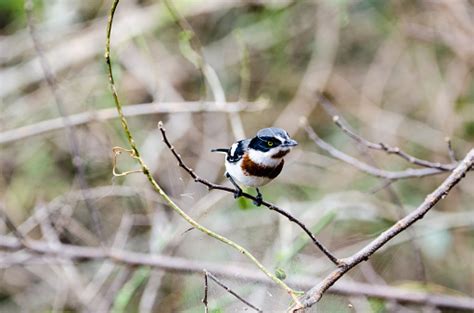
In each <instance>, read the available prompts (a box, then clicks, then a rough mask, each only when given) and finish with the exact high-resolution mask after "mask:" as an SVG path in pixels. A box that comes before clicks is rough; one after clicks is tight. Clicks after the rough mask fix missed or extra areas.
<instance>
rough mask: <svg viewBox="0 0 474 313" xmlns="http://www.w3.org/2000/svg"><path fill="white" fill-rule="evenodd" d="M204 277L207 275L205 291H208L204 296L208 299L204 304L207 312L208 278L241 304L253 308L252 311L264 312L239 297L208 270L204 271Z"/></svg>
mask: <svg viewBox="0 0 474 313" xmlns="http://www.w3.org/2000/svg"><path fill="white" fill-rule="evenodd" d="M204 275H205V277H206V278H205V287H204V290H205V291H206V293H205V295H204V299H206V302H204V300H203V302H204V303H205V310H206V312H207V310H208V308H207V290H208V286H207V277H209V278H210V279H212V280H213V281H214V282H215V283H216V284H218V285H219V286H221V287H222V288H224V289H225V290H226V291H227V292H228V293H230V294H231V295H233V296H234V297H236V298H237V299H239V300H240V301H241V302H243V303H244V304H246V305H247V306H249V307H251V308H252V309H254V310H255V311H257V312H260V313H262V312H263V311H262V310H260V309H259V308H257V307H256V306H254V305H253V304H251V303H250V302H248V301H247V300H245V299H244V298H242V297H241V296H239V295H238V294H237V293H236V292H235V291H233V290H232V289H230V288H229V287H228V286H226V285H225V284H224V283H223V282H221V281H220V280H219V279H217V277H216V276H214V275H213V274H212V273H210V272H208V271H207V270H204Z"/></svg>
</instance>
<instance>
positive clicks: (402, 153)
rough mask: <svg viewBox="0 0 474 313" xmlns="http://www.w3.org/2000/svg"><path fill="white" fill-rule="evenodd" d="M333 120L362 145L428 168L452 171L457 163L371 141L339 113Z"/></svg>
mask: <svg viewBox="0 0 474 313" xmlns="http://www.w3.org/2000/svg"><path fill="white" fill-rule="evenodd" d="M333 121H334V123H335V124H336V125H337V126H338V127H339V128H340V129H341V130H342V131H343V132H344V133H345V134H346V135H348V136H349V137H350V138H352V139H354V140H355V141H357V142H358V143H360V144H361V145H363V146H365V147H367V148H369V149H373V150H379V151H385V152H386V153H388V154H395V155H397V156H399V157H401V158H402V159H404V160H406V161H407V162H409V163H412V164H415V165H418V166H422V167H426V168H433V169H439V170H441V171H452V170H453V169H454V168H455V167H456V165H457V164H456V163H452V164H441V163H439V162H431V161H427V160H423V159H419V158H417V157H414V156H412V155H410V154H408V153H406V152H405V151H403V150H401V149H400V148H399V147H394V146H389V145H386V144H384V143H383V142H381V143H374V142H371V141H369V140H367V139H365V138H363V137H361V136H360V135H358V134H356V133H355V132H354V131H352V130H351V129H349V128H348V127H347V126H345V125H344V124H343V123H342V122H341V118H340V117H339V116H338V115H335V116H333Z"/></svg>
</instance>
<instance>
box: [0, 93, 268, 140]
mask: <svg viewBox="0 0 474 313" xmlns="http://www.w3.org/2000/svg"><path fill="white" fill-rule="evenodd" d="M266 106H267V104H266V103H264V102H227V103H226V105H225V106H222V105H220V104H218V103H217V102H212V101H188V102H156V103H144V104H134V105H129V106H127V107H125V108H123V114H124V115H125V116H127V117H130V116H141V115H151V114H159V113H181V112H183V113H184V112H190V113H192V112H239V111H258V110H263V109H264V108H265V107H266ZM118 117H119V115H118V113H117V110H115V109H102V110H97V111H89V112H82V113H78V114H73V115H69V116H68V118H69V125H70V126H71V127H72V126H81V125H85V124H88V123H92V122H101V121H106V120H110V119H115V118H118ZM64 127H66V126H65V124H64V120H63V118H62V117H60V118H53V119H49V120H45V121H41V122H38V123H35V124H31V125H26V126H22V127H18V128H15V129H10V130H7V131H4V132H2V133H0V144H6V143H10V142H14V141H17V140H21V139H25V138H28V137H32V136H38V135H42V134H44V133H47V132H51V131H55V130H59V129H63V128H64Z"/></svg>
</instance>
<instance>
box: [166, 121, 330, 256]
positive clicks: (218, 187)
mask: <svg viewBox="0 0 474 313" xmlns="http://www.w3.org/2000/svg"><path fill="white" fill-rule="evenodd" d="M158 128H159V129H160V132H161V136H162V137H163V141H164V143H165V144H166V146H168V148H169V149H170V151H171V153H172V154H173V155H174V157H175V158H176V160H178V165H179V166H180V167H181V168H183V169H184V170H185V171H186V172H187V173H188V174H189V175H190V176H191V177H192V178H193V179H194V181H195V182H197V183H200V184H203V185H204V186H206V187H207V188H208V189H209V190H212V189H216V190H222V191H226V192H229V193H232V194H235V193H236V192H237V189H235V188H231V187H227V186H224V185H218V184H214V183H211V182H210V181H208V180H206V179H204V178H202V177H200V176H198V175H197V174H196V173H195V172H194V171H193V169H192V168H190V167H189V166H187V165H186V164H185V163H184V161H183V159H182V158H181V156H180V155H179V154H178V153H177V152H176V150H175V148H174V146H173V145H172V144H171V143H170V142H169V140H168V137H167V136H166V129H165V128H164V127H163V123H162V122H159V123H158ZM242 197H245V198H247V199H250V200H253V201H258V200H257V197H255V196H253V195H251V194H249V193H246V192H242ZM261 203H262V205H264V206H266V207H267V208H269V209H270V210H273V211H276V212H278V213H279V214H281V215H283V216H285V217H286V218H287V219H288V220H290V221H291V222H293V223H296V224H297V225H298V226H299V227H301V229H303V231H304V232H305V233H306V234H307V235H308V236H309V237H310V238H311V240H312V241H313V243H314V244H315V245H316V246H317V247H318V249H320V250H321V251H322V252H323V253H324V254H325V255H326V256H327V257H328V258H329V260H331V262H333V263H334V264H335V265H339V260H338V259H337V258H336V257H335V256H334V255H333V254H332V253H331V252H330V251H329V250H328V249H327V248H326V247H325V246H324V245H323V244H322V243H321V242H320V241H319V240H318V239H317V238H316V237H315V236H314V234H313V233H312V232H311V231H310V230H309V229H308V228H307V227H306V226H305V225H304V224H303V222H301V221H300V220H298V219H297V218H295V217H294V216H292V215H291V214H290V213H288V212H287V211H285V210H283V209H281V208H279V207H277V206H276V205H274V204H272V203H270V202H267V201H265V200H263V201H262V202H261Z"/></svg>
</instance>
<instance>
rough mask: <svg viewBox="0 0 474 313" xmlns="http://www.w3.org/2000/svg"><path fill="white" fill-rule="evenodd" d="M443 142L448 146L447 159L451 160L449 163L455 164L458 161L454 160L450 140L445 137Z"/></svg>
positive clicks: (454, 155)
mask: <svg viewBox="0 0 474 313" xmlns="http://www.w3.org/2000/svg"><path fill="white" fill-rule="evenodd" d="M445 140H446V144H447V145H448V155H449V159H450V160H451V162H453V163H457V162H458V159H457V158H456V153H455V152H454V149H453V144H452V142H451V138H449V137H446V138H445Z"/></svg>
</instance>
